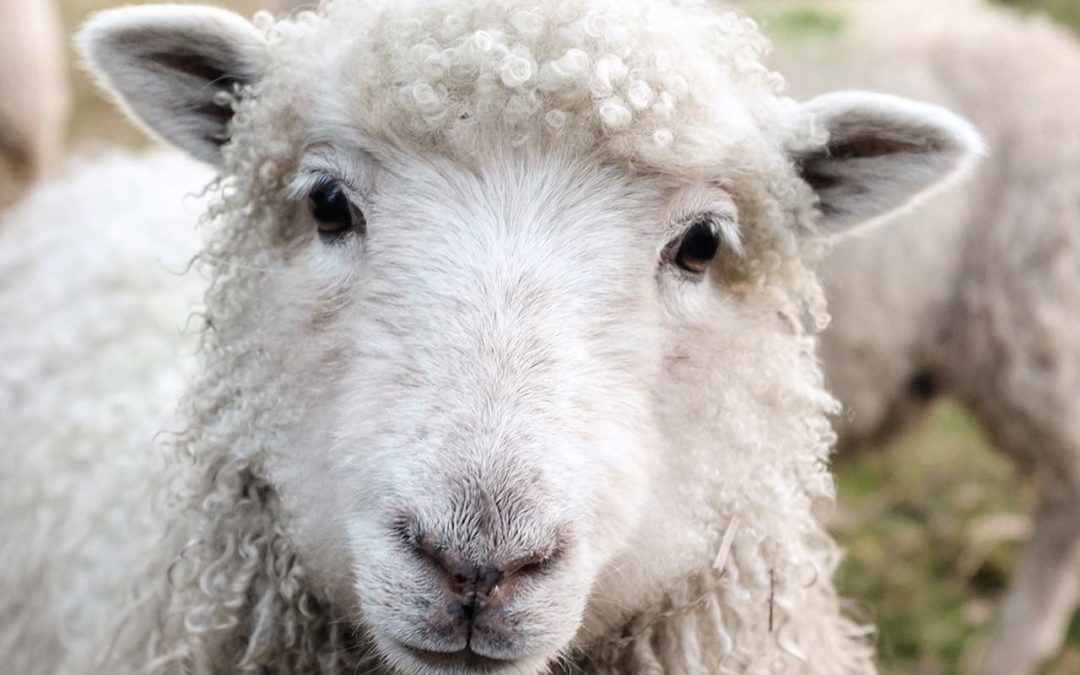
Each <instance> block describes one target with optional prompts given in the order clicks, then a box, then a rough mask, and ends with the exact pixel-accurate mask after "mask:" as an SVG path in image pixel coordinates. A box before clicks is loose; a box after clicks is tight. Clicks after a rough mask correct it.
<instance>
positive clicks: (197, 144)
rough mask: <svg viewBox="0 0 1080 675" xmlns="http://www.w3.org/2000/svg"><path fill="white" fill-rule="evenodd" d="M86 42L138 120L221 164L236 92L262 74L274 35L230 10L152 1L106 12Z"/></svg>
mask: <svg viewBox="0 0 1080 675" xmlns="http://www.w3.org/2000/svg"><path fill="white" fill-rule="evenodd" d="M78 42H79V46H80V48H81V50H82V53H83V56H84V58H85V59H86V62H87V64H88V66H89V68H90V70H91V71H92V72H93V73H94V74H95V75H96V76H97V78H98V80H99V82H100V83H101V85H102V86H103V87H104V88H105V89H106V90H108V91H109V92H110V93H111V94H112V95H113V97H115V99H116V100H117V102H118V103H119V105H120V106H121V107H122V108H123V109H124V110H125V112H127V114H128V115H130V116H131V117H132V118H133V119H135V120H136V121H137V122H139V123H140V124H141V125H142V126H144V127H146V128H147V129H148V130H150V131H151V132H154V133H157V134H158V135H160V136H161V137H162V138H164V139H165V140H166V141H168V142H170V143H172V144H173V145H175V146H177V147H178V148H180V149H182V150H185V151H187V152H188V153H190V154H192V155H194V156H195V157H196V158H198V159H201V160H203V161H206V162H210V163H211V164H215V165H217V164H220V163H221V146H222V145H224V144H225V143H226V142H227V141H228V140H229V137H228V129H229V122H230V120H231V119H232V116H233V108H232V105H231V104H230V102H229V96H228V94H230V93H232V92H234V91H235V90H236V88H237V86H239V85H246V84H251V83H253V82H255V81H256V80H258V79H259V78H260V77H261V75H262V73H263V69H264V68H265V64H266V40H265V38H264V37H263V34H262V33H261V32H260V31H259V30H258V29H256V28H255V26H253V25H252V24H251V23H249V22H248V21H246V20H245V19H243V18H241V17H240V16H238V15H236V14H233V13H232V12H228V11H225V10H222V9H215V8H212V7H199V6H181V5H160V6H154V5H148V6H141V7H126V8H122V9H114V10H109V11H105V12H101V13H99V14H97V15H95V16H94V18H92V19H91V20H90V21H89V23H87V24H86V26H85V27H84V28H83V29H82V31H81V32H80V34H79V38H78Z"/></svg>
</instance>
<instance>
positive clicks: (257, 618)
mask: <svg viewBox="0 0 1080 675" xmlns="http://www.w3.org/2000/svg"><path fill="white" fill-rule="evenodd" d="M361 8H362V9H361ZM544 8H546V9H544ZM82 42H83V45H84V48H85V50H86V53H87V55H88V60H89V62H90V64H91V67H92V68H93V69H94V70H95V71H96V72H97V74H98V75H99V77H100V78H101V81H102V84H103V85H104V86H105V87H106V88H107V89H108V90H109V91H111V92H112V93H113V94H114V95H115V96H116V97H117V98H118V99H119V100H120V101H121V103H122V104H123V105H124V107H125V109H126V110H128V111H129V112H130V113H131V114H132V115H133V116H134V117H135V118H136V119H138V120H139V121H141V122H142V123H143V124H144V125H145V126H146V127H148V128H149V129H150V130H152V131H153V132H154V133H156V134H158V135H160V136H162V137H164V138H165V139H166V140H168V141H170V142H172V143H173V144H174V145H176V146H177V147H179V148H181V149H183V150H185V151H187V152H188V153H189V154H191V155H194V156H195V157H198V158H199V159H201V160H203V161H205V162H208V163H210V164H213V165H215V166H216V167H217V169H218V171H219V178H218V179H217V180H216V181H214V183H213V184H212V187H211V189H210V190H209V196H208V197H207V198H206V201H205V202H204V203H202V204H201V205H202V206H204V207H205V213H206V215H205V216H204V217H203V222H204V223H205V224H207V225H208V226H209V227H210V229H211V231H210V233H209V235H208V237H209V241H208V242H207V243H206V244H205V246H203V248H202V252H201V253H200V255H199V258H200V260H201V263H202V265H201V266H200V267H205V268H206V269H207V270H208V272H209V275H210V282H209V285H208V287H207V288H206V290H205V308H204V309H203V310H202V311H200V312H199V314H198V315H197V317H198V319H199V320H200V321H201V322H202V323H203V324H204V325H205V330H204V331H203V333H202V343H201V351H200V358H199V363H198V365H197V367H196V368H195V369H194V371H193V372H194V374H193V375H191V376H189V377H187V378H185V377H184V374H183V372H184V370H185V366H184V362H183V360H182V359H177V358H176V357H175V356H173V355H172V354H174V353H182V351H181V350H182V346H183V344H184V343H185V339H184V338H183V335H182V332H178V331H176V330H174V327H173V326H174V324H170V319H169V317H176V319H175V321H176V323H177V324H183V323H184V321H183V316H184V313H185V310H186V309H187V308H188V307H189V306H190V304H191V302H192V300H193V298H196V297H198V295H199V292H200V291H202V290H203V288H204V287H203V285H202V284H201V283H200V282H199V281H198V279H194V280H191V279H187V280H185V282H184V283H183V284H180V283H179V282H178V286H177V288H171V289H166V288H164V287H162V286H161V284H160V281H161V279H160V278H159V275H154V274H151V273H150V272H148V271H147V270H145V269H141V268H140V269H134V270H132V269H129V268H128V266H127V265H122V266H119V267H116V266H115V265H114V264H113V258H119V260H121V261H123V260H126V259H128V258H129V257H130V258H132V259H135V260H138V259H140V257H141V258H142V259H145V254H146V253H147V252H152V251H155V250H170V251H172V252H173V254H186V253H188V252H190V251H191V249H192V248H193V244H192V240H191V239H190V238H188V237H186V236H184V235H178V234H177V233H176V231H175V230H176V228H178V227H181V226H180V225H178V224H177V221H183V220H185V218H187V217H191V216H190V208H192V207H193V206H195V205H196V204H199V202H198V200H199V199H201V198H196V197H191V198H189V199H187V200H183V199H180V198H179V196H180V195H183V194H188V193H193V192H198V191H199V187H200V186H201V185H203V184H205V183H206V181H207V176H206V175H205V174H200V173H199V172H198V171H196V170H192V169H191V166H190V164H189V163H185V162H183V161H178V160H175V159H171V160H169V159H157V160H139V161H128V162H126V163H125V162H118V163H115V164H114V165H113V167H114V168H115V171H112V170H102V169H97V168H95V167H87V170H86V173H85V174H83V175H79V176H76V177H75V178H73V179H71V180H70V181H67V182H61V183H59V184H56V185H53V186H47V187H44V188H42V191H41V192H39V193H37V194H36V195H35V196H33V197H32V198H31V199H30V200H29V201H28V202H27V203H26V204H27V205H26V206H25V207H24V208H22V209H20V210H19V211H17V212H15V213H14V214H13V216H12V218H13V220H14V221H16V222H11V223H7V224H5V226H4V227H3V228H0V236H3V237H4V240H3V241H0V278H3V279H4V280H5V281H9V280H10V283H5V284H2V285H0V307H7V306H11V307H12V308H13V309H16V306H17V309H18V311H16V312H14V316H16V317H18V318H19V319H20V321H19V326H20V330H18V331H6V332H5V333H2V334H0V376H3V378H4V379H5V380H6V379H11V380H12V381H15V382H16V383H18V384H19V387H18V388H17V389H15V390H14V395H13V396H12V397H11V398H10V399H9V400H2V401H0V402H2V403H3V407H2V408H0V414H2V415H4V416H5V418H6V419H5V420H4V421H3V427H4V431H5V441H4V442H5V446H4V447H5V450H8V449H9V448H11V449H12V451H13V453H15V454H17V455H18V461H17V462H16V463H14V465H13V467H12V468H11V470H10V471H9V470H5V473H4V474H3V475H2V477H3V480H4V485H0V507H2V508H0V514H2V515H0V517H2V518H3V520H0V531H2V533H3V536H2V537H0V561H2V563H0V589H2V590H3V592H2V593H0V661H2V662H4V663H18V664H20V666H22V668H21V670H20V672H24V673H52V672H65V673H67V672H109V673H127V672H163V673H198V674H200V675H201V674H203V673H218V672H230V673H231V672H240V673H262V674H266V673H316V672H327V673H337V672H358V671H362V672H375V673H398V674H408V675H421V674H422V675H463V674H465V675H468V674H474V673H475V674H479V673H522V674H527V675H538V674H539V673H542V672H551V671H552V669H554V672H564V671H565V672H587V673H595V674H598V675H599V674H610V675H614V674H615V673H661V672H663V673H691V672H693V673H706V672H708V673H712V672H718V671H719V672H731V673H794V672H800V673H808V674H818V673H820V674H823V675H824V674H828V675H841V674H852V675H854V674H857V673H872V672H873V671H874V666H873V659H872V648H871V646H870V645H869V644H868V641H867V639H866V638H867V633H868V631H867V629H866V628H865V627H863V626H860V625H858V624H857V623H856V622H854V621H852V620H851V619H850V618H848V617H847V616H845V614H844V612H843V611H842V608H841V603H840V601H839V599H838V597H837V595H836V591H835V589H834V587H833V584H832V580H831V578H832V573H833V570H834V569H835V565H836V563H837V560H838V551H837V548H836V546H835V544H834V542H833V541H832V540H831V538H830V537H829V536H828V534H827V533H826V532H825V530H824V529H823V527H822V525H821V523H820V522H819V521H818V520H817V518H816V517H815V515H814V507H815V506H816V505H817V504H818V503H819V502H822V501H828V500H829V499H831V497H832V483H831V477H830V475H829V472H828V468H827V457H828V453H829V449H830V446H831V442H832V440H833V434H832V431H831V429H830V427H829V424H828V418H827V416H828V414H829V413H831V412H835V408H834V406H835V403H834V401H833V399H832V398H831V397H830V396H829V394H828V393H827V392H826V390H825V389H824V387H823V382H822V374H821V372H820V369H819V367H818V362H817V357H816V354H815V344H816V343H815V337H814V334H815V331H816V328H817V327H818V326H821V325H823V324H824V322H825V310H824V306H823V304H822V295H821V289H820V286H819V284H818V281H817V278H816V276H815V275H814V273H813V272H812V271H811V267H810V265H809V262H810V261H812V260H814V259H816V257H817V256H818V255H819V254H820V252H821V250H822V249H823V243H822V242H823V240H822V234H823V233H835V232H839V231H841V230H843V229H845V228H848V227H851V226H853V225H855V224H857V222H858V221H860V220H864V219H867V218H872V217H874V216H876V215H879V214H880V213H883V212H887V211H890V210H892V209H895V208H899V207H901V206H902V205H903V204H904V203H906V202H907V201H908V200H909V199H912V198H915V197H916V196H918V195H920V194H924V193H926V192H927V191H930V190H933V189H935V188H936V187H937V186H939V185H940V184H942V183H943V182H946V181H948V180H950V179H953V178H955V177H956V176H958V175H960V174H962V173H964V172H965V171H966V169H967V168H968V167H969V166H971V164H972V163H973V161H974V159H975V157H976V156H977V155H978V153H979V151H980V148H981V141H980V139H979V138H978V135H977V134H976V133H975V132H974V130H973V129H972V128H971V127H970V126H969V125H968V124H967V123H966V122H964V121H963V120H962V119H960V118H958V117H956V116H955V115H953V114H951V113H948V112H947V111H945V110H944V109H941V108H938V107H935V106H928V105H924V104H919V103H915V102H913V101H908V100H904V99H898V98H894V97H888V96H882V95H869V94H860V93H844V94H835V95H831V96H825V97H821V98H818V99H815V100H814V101H810V102H808V103H805V104H799V103H796V102H795V101H794V100H792V99H789V98H786V97H784V96H782V95H781V94H780V92H779V80H778V78H777V77H776V76H774V75H773V74H772V73H770V72H769V71H767V70H766V69H764V68H763V67H762V66H761V64H760V62H759V58H760V56H761V53H762V50H763V49H764V47H765V42H764V41H763V39H762V38H761V37H760V35H759V34H758V32H757V29H756V26H755V25H754V24H753V22H751V21H749V20H747V19H745V18H744V17H741V16H738V15H736V14H732V13H728V12H717V11H715V10H714V9H713V8H709V7H707V6H706V5H703V4H701V3H696V2H682V1H681V0H671V1H670V2H661V1H658V0H633V1H627V2H621V3H618V4H617V5H613V4H612V3H607V2H603V1H601V0H565V1H563V2H560V3H558V5H555V4H552V5H544V6H542V7H537V6H536V5H535V4H534V3H533V2H531V1H528V0H491V1H489V2H482V3H476V2H464V1H455V0H425V1H418V0H407V1H405V2H399V1H397V0H372V2H366V3H363V4H360V3H349V2H337V3H329V4H327V5H326V6H324V8H322V9H321V10H320V12H319V13H317V14H311V13H308V14H303V15H300V16H299V17H298V18H297V20H295V21H287V22H279V23H273V22H272V21H271V20H270V19H269V18H268V17H265V16H260V17H258V18H257V22H256V24H252V23H249V22H247V21H245V20H243V19H241V18H239V17H237V16H236V15H233V14H230V13H228V12H223V11H221V10H215V9H211V8H193V7H179V6H161V7H141V8H129V9H123V10H115V11H112V12H107V13H104V14H102V15H101V16H100V17H99V18H97V19H95V20H94V21H93V22H92V23H91V24H90V25H89V26H88V27H87V28H86V29H85V30H84V33H83V36H82ZM706 56H707V57H708V58H705V57H706ZM691 57H692V58H691ZM690 91H693V92H694V95H690ZM879 134H885V135H886V136H887V137H889V138H892V139H896V140H898V142H897V143H896V144H895V146H894V147H893V148H892V149H891V150H890V151H889V152H886V153H880V152H876V151H875V152H874V153H873V154H872V155H871V156H864V155H863V154H862V153H861V150H862V148H864V147H866V144H865V143H863V142H862V141H863V140H865V139H866V138H867V137H869V138H870V139H871V140H873V139H875V138H878V135H879ZM869 145H870V146H871V147H872V146H873V145H874V144H873V143H872V142H871V143H870V144H869ZM924 145H930V146H932V147H933V150H932V151H931V152H929V153H927V152H923V151H921V148H922V147H923V146H924ZM844 148H847V149H848V150H850V153H849V152H836V151H837V149H844ZM913 150H917V151H913ZM155 162H156V163H155ZM170 162H176V163H175V164H170ZM135 176H143V177H144V178H143V179H142V180H147V181H150V182H152V183H155V184H156V187H155V186H144V185H143V184H141V183H140V182H139V180H136V179H135ZM95 185H100V187H101V188H102V189H100V190H95V189H93V188H94V186H95ZM108 186H122V188H123V191H122V192H121V193H120V195H121V197H120V198H122V197H123V196H126V195H128V193H129V191H132V190H134V191H137V192H138V194H136V195H134V198H133V199H132V200H131V201H130V202H125V203H122V204H117V203H115V202H114V200H116V199H117V196H116V195H117V193H116V192H115V191H114V190H113V189H106V188H107V187H108ZM815 187H818V188H819V190H818V191H817V192H816V193H815V190H814V188H815ZM65 209H74V210H75V211H74V212H73V213H72V214H71V216H70V217H65V213H66V211H64V210H65ZM80 209H81V210H84V212H85V213H87V214H92V218H91V220H93V221H94V222H97V223H98V227H90V230H91V231H94V230H98V229H104V230H105V233H106V238H104V239H101V240H100V241H99V242H98V243H97V244H95V245H93V248H90V249H89V250H87V251H84V252H83V253H81V254H79V255H80V256H83V257H86V258H88V260H87V261H86V263H85V264H82V265H78V266H76V265H75V262H74V261H73V259H72V258H71V256H73V255H75V254H73V253H71V252H70V251H68V250H67V249H66V247H65V243H66V242H70V241H77V240H80V239H82V238H83V236H84V235H83V234H82V223H81V220H82V217H81V216H80V215H79V214H80ZM54 210H58V211H57V212H56V213H55V216H54V215H53V213H54ZM43 218H44V219H45V221H46V222H48V223H49V224H50V226H51V227H50V228H48V229H45V230H42V228H40V224H41V222H42V219H43ZM95 219H96V220H95ZM192 220H194V218H192ZM91 225H93V223H91ZM35 226H38V228H37V229H36V230H35ZM125 228H137V234H136V235H135V236H133V237H132V239H131V241H130V242H129V241H127V240H125V238H124V237H122V236H121V237H119V238H117V237H115V233H117V232H124V231H125ZM35 232H38V233H40V234H38V235H34V233H35ZM30 235H34V236H40V237H45V238H47V239H48V241H49V242H50V245H48V246H46V245H43V246H40V247H34V246H23V245H22V244H21V243H20V242H19V237H20V236H30ZM32 240H33V237H32ZM143 241H146V242H148V243H147V245H146V246H145V247H143V246H142V245H141V244H140V242H143ZM130 246H134V247H136V248H137V249H138V250H137V251H136V253H137V254H138V255H135V256H129V255H127V251H125V249H126V248H127V247H130ZM159 247H160V248H159ZM99 249H100V250H99ZM714 260H715V263H714ZM68 266H72V267H75V270H74V272H76V273H72V274H64V273H63V270H64V269H65V268H66V267H68ZM28 269H29V270H33V271H34V272H33V274H27V273H25V271H26V270H28ZM35 284H40V285H43V286H45V287H46V289H47V291H48V292H47V297H49V298H56V301H55V303H54V304H49V305H45V306H39V304H38V303H37V302H36V297H37V293H35V291H34V286H35ZM70 284H74V285H75V287H76V288H75V289H71V288H69V285H70ZM75 291H78V292H75ZM143 291H146V296H147V297H149V298H150V300H149V301H150V302H151V303H152V305H151V306H153V307H155V308H158V309H159V310H160V314H159V313H157V312H155V313H154V314H153V315H152V316H143V315H142V314H140V313H139V312H137V311H134V310H135V309H136V308H141V307H143V305H142V304H141V303H142V302H144V301H143V300H141V299H140V296H141V295H142V294H143ZM80 294H86V297H85V298H84V297H83V296H82V295H80ZM158 296H160V297H158ZM155 298H156V299H155ZM28 299H34V300H32V301H31V302H32V304H33V306H28V305H27V303H28ZM111 307H114V308H116V309H117V314H116V316H115V317H114V316H113V315H112V314H110V312H109V311H108V310H107V309H106V308H111ZM12 314H13V312H12V311H9V312H8V315H12ZM39 333H41V334H42V335H41V336H39V335H38V334H39ZM99 334H100V339H97V336H98V335H99ZM46 337H49V339H50V340H52V341H56V342H59V344H57V345H54V344H53V343H52V342H44V343H42V342H41V341H42V340H45V339H46ZM40 344H44V345H46V346H44V347H39V346H38V345H40ZM34 350H38V351H36V352H35V353H34V354H32V355H28V356H26V355H24V354H23V352H26V351H34ZM55 351H59V352H60V353H61V354H62V355H63V359H64V362H65V363H69V364H71V365H70V367H61V368H59V369H57V368H56V367H55V363H54V362H53V360H52V354H53V352H55ZM9 354H10V355H12V357H11V358H9ZM103 354H104V356H103ZM125 357H126V358H125ZM21 364H30V366H31V367H29V369H27V367H26V366H24V365H21ZM114 369H116V370H117V371H118V372H117V373H116V375H117V376H118V377H117V379H120V380H121V381H120V382H108V383H107V382H105V380H104V379H103V373H102V372H100V371H101V370H105V371H107V372H112V371H113V370H114ZM84 373H85V374H84ZM121 374H122V375H123V377H119V375H121ZM72 377H74V378H75V381H73V382H72V381H69V379H70V378H72ZM184 379H187V380H189V382H188V387H187V394H186V395H185V396H184V397H183V398H182V405H181V412H180V416H179V421H178V422H175V423H172V422H170V421H169V419H170V418H169V417H168V415H167V414H166V407H167V403H166V401H167V400H168V399H169V398H171V397H172V396H173V395H174V394H175V389H176V383H177V382H178V381H182V380H184ZM114 386H115V387H120V388H123V391H122V393H121V394H118V396H119V397H120V398H119V399H117V400H114V399H113V398H111V397H110V396H111V392H113V391H114ZM69 410H70V411H72V415H71V417H70V418H66V419H65V421H64V423H63V424H58V423H57V422H56V421H55V418H56V417H57V416H60V415H63V414H65V411H69ZM103 412H104V413H105V414H104V415H102V413H103ZM95 425H102V426H103V427H104V430H103V431H102V432H101V433H98V432H97V431H96V426H95ZM151 430H162V431H167V432H173V431H175V433H169V434H166V435H164V436H163V437H162V439H161V440H162V441H163V442H164V443H165V445H166V446H167V448H168V452H167V453H166V459H165V460H164V461H163V460H162V456H161V453H160V452H157V451H150V450H149V449H148V448H147V445H148V440H147V437H148V436H149V435H151ZM114 432H115V433H117V436H118V437H119V438H100V436H110V435H111V434H113V433H114ZM24 448H32V449H33V452H23V449H24ZM5 454H8V453H5ZM139 476H141V477H142V480H138V478H137V477H139ZM91 477H92V478H91ZM151 505H153V506H155V510H153V511H151V510H150V507H151ZM149 513H153V514H154V517H152V518H147V517H143V516H145V515H148V514H149ZM140 514H142V515H140ZM25 540H30V541H31V544H30V545H29V546H27V545H25V544H22V543H19V544H12V543H11V542H13V541H25ZM503 582H505V583H503ZM485 584H486V586H485ZM481 586H484V587H483V589H482V590H481V589H480V587H481ZM28 589H29V590H28ZM72 589H76V590H75V591H74V592H73V591H72Z"/></svg>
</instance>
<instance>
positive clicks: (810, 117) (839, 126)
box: [794, 92, 983, 234]
mask: <svg viewBox="0 0 1080 675" xmlns="http://www.w3.org/2000/svg"><path fill="white" fill-rule="evenodd" d="M798 114H799V115H800V116H801V117H802V122H803V123H809V124H810V125H812V129H813V130H814V131H815V132H819V133H821V132H823V133H824V134H827V137H828V141H827V142H826V143H825V144H824V145H819V146H816V149H814V150H812V151H809V152H806V151H804V152H796V153H794V159H795V162H796V165H797V167H798V169H799V171H800V173H801V174H802V177H803V178H804V179H805V180H806V182H807V183H809V184H810V186H811V187H812V188H813V189H814V190H815V192H817V194H818V197H819V200H820V207H821V213H822V221H821V223H820V227H821V231H822V232H823V233H825V234H834V233H839V232H843V231H846V230H849V229H850V228H852V227H854V226H856V225H861V224H863V223H867V222H871V221H874V220H877V219H880V218H882V217H884V216H888V215H890V214H891V213H893V212H895V211H897V210H899V209H902V208H903V207H905V206H907V205H909V204H912V203H914V202H916V201H917V200H919V199H920V198H922V197H925V196H926V195H927V194H929V193H931V192H933V191H934V190H935V189H937V188H940V187H941V186H943V185H946V184H948V183H949V182H950V181H951V180H953V179H955V178H957V177H958V176H961V175H963V174H965V173H966V172H967V171H968V170H969V169H970V168H971V167H972V166H973V165H974V163H975V160H976V159H977V158H978V157H979V156H980V155H981V154H982V153H983V142H982V139H981V138H980V136H979V133H978V132H977V131H975V129H974V127H972V126H971V124H969V123H968V122H967V121H966V120H964V119H963V118H961V117H959V116H957V115H955V114H953V113H951V112H949V111H948V110H945V109H944V108H940V107H938V106H935V105H928V104H925V103H917V102H915V101H911V100H908V99H904V98H898V97H895V96H887V95H884V94H872V93H865V92H842V93H835V94H828V95H825V96H822V97H819V98H816V99H813V100H811V101H809V102H807V103H804V104H803V105H801V106H800V108H799V111H798Z"/></svg>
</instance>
